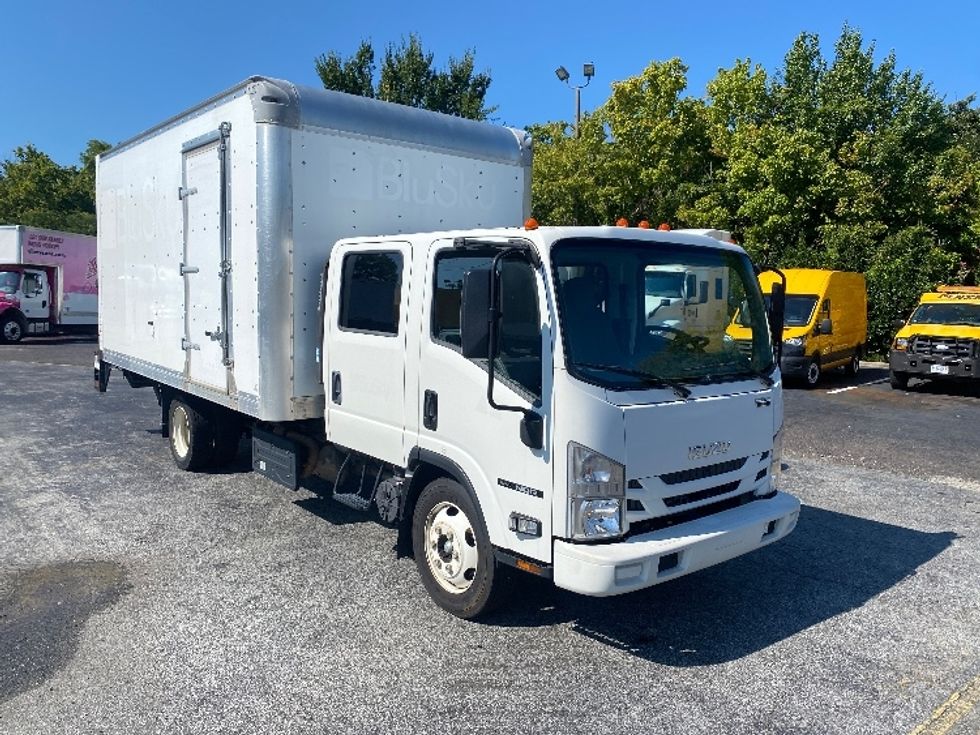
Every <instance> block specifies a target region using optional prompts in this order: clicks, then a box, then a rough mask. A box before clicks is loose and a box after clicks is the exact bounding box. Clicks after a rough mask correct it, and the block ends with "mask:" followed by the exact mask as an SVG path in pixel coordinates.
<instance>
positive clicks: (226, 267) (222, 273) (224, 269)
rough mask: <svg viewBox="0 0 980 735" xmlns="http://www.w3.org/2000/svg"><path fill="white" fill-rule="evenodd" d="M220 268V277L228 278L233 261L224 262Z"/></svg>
mask: <svg viewBox="0 0 980 735" xmlns="http://www.w3.org/2000/svg"><path fill="white" fill-rule="evenodd" d="M219 268H220V270H219V271H218V273H219V275H220V276H222V277H224V276H227V275H228V274H229V273H231V261H230V260H222V261H221V265H220V266H219Z"/></svg>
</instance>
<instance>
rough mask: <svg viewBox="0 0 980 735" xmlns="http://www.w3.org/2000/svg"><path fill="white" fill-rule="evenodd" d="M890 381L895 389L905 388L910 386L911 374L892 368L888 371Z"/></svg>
mask: <svg viewBox="0 0 980 735" xmlns="http://www.w3.org/2000/svg"><path fill="white" fill-rule="evenodd" d="M888 382H889V383H890V384H891V386H892V388H894V389H895V390H905V389H907V388H908V387H909V374H908V373H899V372H895V371H894V370H891V371H889V373H888Z"/></svg>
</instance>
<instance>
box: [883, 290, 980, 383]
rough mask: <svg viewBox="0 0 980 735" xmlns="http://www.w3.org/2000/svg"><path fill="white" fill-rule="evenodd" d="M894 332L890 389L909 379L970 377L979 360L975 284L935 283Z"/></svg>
mask: <svg viewBox="0 0 980 735" xmlns="http://www.w3.org/2000/svg"><path fill="white" fill-rule="evenodd" d="M895 327H896V328H897V329H898V332H897V333H896V334H895V339H894V340H893V341H892V348H891V353H890V355H889V358H888V363H889V376H890V382H891V386H892V388H895V389H897V390H905V389H906V388H907V387H908V383H909V379H910V378H913V377H914V378H923V379H928V380H957V379H959V380H973V379H976V377H977V374H976V372H977V366H978V364H980V288H978V287H976V286H940V287H939V288H938V289H937V290H936V291H934V292H929V293H924V294H922V297H921V298H920V299H919V304H918V305H917V306H916V307H915V310H914V311H913V312H912V314H911V316H909V318H908V320H907V321H906V320H897V321H896V323H895Z"/></svg>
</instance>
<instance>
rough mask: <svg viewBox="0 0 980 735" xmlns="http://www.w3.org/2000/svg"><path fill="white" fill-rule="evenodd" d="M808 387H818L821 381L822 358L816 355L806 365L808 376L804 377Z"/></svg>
mask: <svg viewBox="0 0 980 735" xmlns="http://www.w3.org/2000/svg"><path fill="white" fill-rule="evenodd" d="M803 381H804V382H805V383H806V387H807V388H816V387H817V383H819V382H820V358H819V357H814V358H813V359H812V360H811V361H810V364H809V365H807V366H806V376H805V377H804V378H803Z"/></svg>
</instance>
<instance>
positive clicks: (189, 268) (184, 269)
mask: <svg viewBox="0 0 980 735" xmlns="http://www.w3.org/2000/svg"><path fill="white" fill-rule="evenodd" d="M200 272H201V269H200V268H198V267H197V266H196V265H185V264H184V263H181V264H180V275H182V276H186V275H187V274H188V273H200Z"/></svg>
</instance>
